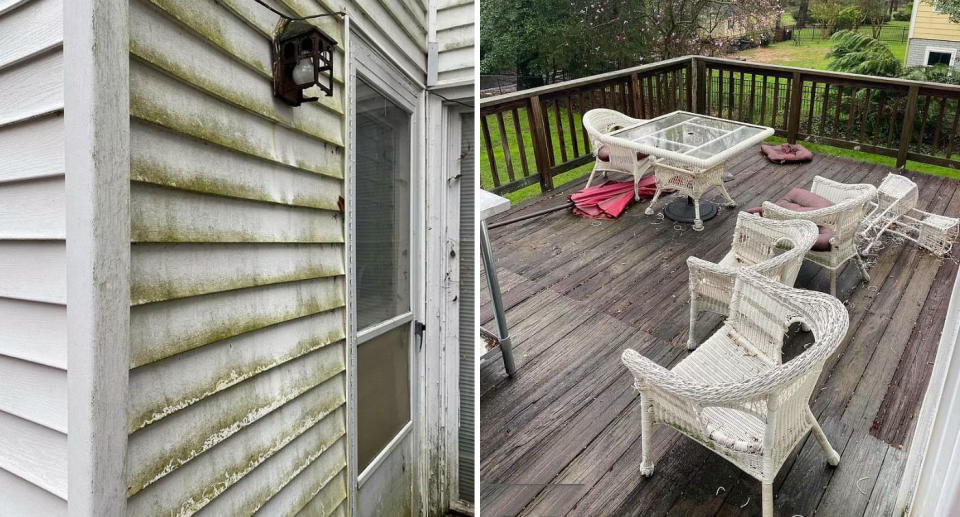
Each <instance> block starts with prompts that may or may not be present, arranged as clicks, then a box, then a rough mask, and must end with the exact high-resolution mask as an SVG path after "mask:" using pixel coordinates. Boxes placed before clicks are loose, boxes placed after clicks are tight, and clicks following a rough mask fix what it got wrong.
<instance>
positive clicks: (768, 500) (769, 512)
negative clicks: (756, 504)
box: [761, 483, 773, 517]
mask: <svg viewBox="0 0 960 517" xmlns="http://www.w3.org/2000/svg"><path fill="white" fill-rule="evenodd" d="M761 486H762V488H761V490H762V492H763V493H762V506H763V517H773V483H761Z"/></svg>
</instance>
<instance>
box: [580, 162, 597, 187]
mask: <svg viewBox="0 0 960 517" xmlns="http://www.w3.org/2000/svg"><path fill="white" fill-rule="evenodd" d="M596 173H597V166H596V165H594V166H593V170H592V171H590V177H589V178H587V184H586V186H584V187H583V188H587V187H589V186H590V184H591V183H593V176H594V175H595V174H596Z"/></svg>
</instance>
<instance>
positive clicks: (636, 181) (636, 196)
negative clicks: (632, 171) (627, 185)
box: [633, 175, 640, 201]
mask: <svg viewBox="0 0 960 517" xmlns="http://www.w3.org/2000/svg"><path fill="white" fill-rule="evenodd" d="M633 200H634V201H640V177H639V176H637V175H634V176H633Z"/></svg>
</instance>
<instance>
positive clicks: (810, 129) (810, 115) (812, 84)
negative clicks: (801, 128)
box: [807, 81, 817, 134]
mask: <svg viewBox="0 0 960 517" xmlns="http://www.w3.org/2000/svg"><path fill="white" fill-rule="evenodd" d="M816 101H817V82H816V81H811V82H810V101H809V104H810V105H809V106H807V134H811V133H813V106H814V104H816Z"/></svg>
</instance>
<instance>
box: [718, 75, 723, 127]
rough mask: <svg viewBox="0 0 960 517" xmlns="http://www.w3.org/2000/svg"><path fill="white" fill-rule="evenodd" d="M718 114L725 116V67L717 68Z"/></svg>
mask: <svg viewBox="0 0 960 517" xmlns="http://www.w3.org/2000/svg"><path fill="white" fill-rule="evenodd" d="M717 116H718V117H722V116H723V69H722V68H718V69H717Z"/></svg>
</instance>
